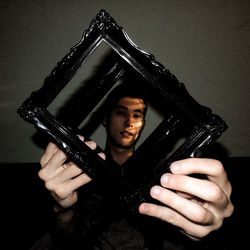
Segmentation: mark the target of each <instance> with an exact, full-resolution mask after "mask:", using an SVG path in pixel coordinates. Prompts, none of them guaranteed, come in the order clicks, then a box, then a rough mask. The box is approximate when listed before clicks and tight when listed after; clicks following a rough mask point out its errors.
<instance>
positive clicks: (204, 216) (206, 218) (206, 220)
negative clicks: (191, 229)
mask: <svg viewBox="0 0 250 250" xmlns="http://www.w3.org/2000/svg"><path fill="white" fill-rule="evenodd" d="M197 222H198V223H199V224H201V225H209V224H211V222H212V221H211V216H210V215H209V213H208V212H207V211H205V210H202V211H201V212H200V213H199V214H198V215H197Z"/></svg>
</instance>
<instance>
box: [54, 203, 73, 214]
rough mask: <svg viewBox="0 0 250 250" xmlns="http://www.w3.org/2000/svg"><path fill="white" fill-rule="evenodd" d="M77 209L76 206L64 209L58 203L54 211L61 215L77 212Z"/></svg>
mask: <svg viewBox="0 0 250 250" xmlns="http://www.w3.org/2000/svg"><path fill="white" fill-rule="evenodd" d="M75 208H76V204H74V205H72V206H69V207H62V206H60V205H59V204H58V203H56V204H55V205H54V207H53V211H54V212H55V213H56V214H60V213H65V212H68V211H72V210H75Z"/></svg>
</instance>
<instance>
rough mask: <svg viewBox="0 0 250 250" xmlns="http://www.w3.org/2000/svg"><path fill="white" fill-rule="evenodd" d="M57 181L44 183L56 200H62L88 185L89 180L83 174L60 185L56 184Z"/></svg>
mask: <svg viewBox="0 0 250 250" xmlns="http://www.w3.org/2000/svg"><path fill="white" fill-rule="evenodd" d="M57 180H58V179H57ZM57 180H55V181H53V180H51V181H48V182H47V183H46V187H47V189H48V190H50V191H52V192H53V193H54V194H55V195H56V196H57V197H58V198H60V199H62V200H63V199H66V198H67V197H69V196H70V195H72V193H74V192H75V191H76V190H77V189H78V188H79V187H81V186H83V185H85V184H87V183H89V182H90V181H91V178H90V177H89V176H88V175H87V174H85V173H83V174H80V175H78V176H77V177H75V178H73V179H68V180H67V181H65V182H61V183H60V184H58V182H57Z"/></svg>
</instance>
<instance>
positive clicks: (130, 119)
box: [125, 114, 133, 128]
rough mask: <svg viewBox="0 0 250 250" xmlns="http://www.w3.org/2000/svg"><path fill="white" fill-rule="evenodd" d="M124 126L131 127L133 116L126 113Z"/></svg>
mask: <svg viewBox="0 0 250 250" xmlns="http://www.w3.org/2000/svg"><path fill="white" fill-rule="evenodd" d="M125 127H126V128H133V116H132V115H131V114H128V115H127V117H126V120H125Z"/></svg>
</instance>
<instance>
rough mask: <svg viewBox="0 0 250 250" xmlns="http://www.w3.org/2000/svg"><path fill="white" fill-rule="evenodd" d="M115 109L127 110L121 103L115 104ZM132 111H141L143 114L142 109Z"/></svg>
mask: <svg viewBox="0 0 250 250" xmlns="http://www.w3.org/2000/svg"><path fill="white" fill-rule="evenodd" d="M115 109H125V110H129V109H128V108H127V107H126V106H123V105H117V106H116V107H115ZM133 112H139V113H142V114H144V111H143V110H142V109H134V110H133Z"/></svg>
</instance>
